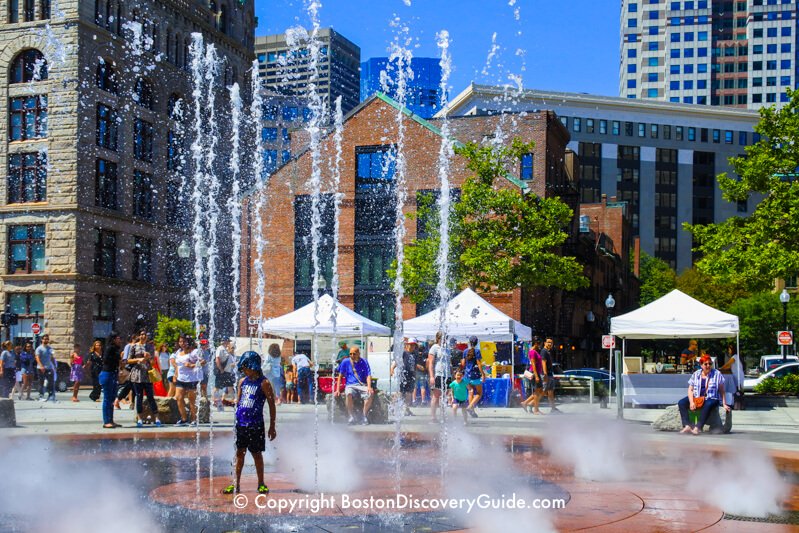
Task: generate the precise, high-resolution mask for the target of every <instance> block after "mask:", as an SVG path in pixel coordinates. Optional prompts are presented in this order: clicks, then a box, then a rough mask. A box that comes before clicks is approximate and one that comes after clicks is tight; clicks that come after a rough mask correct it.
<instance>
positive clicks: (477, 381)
mask: <svg viewBox="0 0 799 533" xmlns="http://www.w3.org/2000/svg"><path fill="white" fill-rule="evenodd" d="M482 384H483V380H482V379H470V380H469V381H468V383H467V385H470V386H472V387H479V386H482Z"/></svg>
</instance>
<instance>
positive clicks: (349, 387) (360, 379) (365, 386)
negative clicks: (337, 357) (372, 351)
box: [333, 346, 376, 426]
mask: <svg viewBox="0 0 799 533" xmlns="http://www.w3.org/2000/svg"><path fill="white" fill-rule="evenodd" d="M342 377H343V378H344V395H345V398H346V401H345V405H346V406H347V415H349V419H348V420H347V423H348V424H349V425H353V424H355V417H354V416H353V409H354V407H355V402H354V400H353V398H352V397H353V396H355V395H357V396H358V397H359V398H360V399H361V400H363V420H362V421H361V424H363V425H364V426H368V425H369V417H368V415H369V408H370V407H372V402H373V401H374V397H375V392H376V391H375V389H374V388H373V387H372V369H371V368H370V367H369V362H368V361H367V360H366V359H361V349H360V348H358V347H357V346H353V347H352V348H350V356H349V357H348V358H346V359H344V360H343V361H341V364H340V365H339V366H338V376H337V377H336V388H335V390H334V391H333V396H334V397H336V398H338V397H339V396H341V379H342Z"/></svg>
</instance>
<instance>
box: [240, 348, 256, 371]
mask: <svg viewBox="0 0 799 533" xmlns="http://www.w3.org/2000/svg"><path fill="white" fill-rule="evenodd" d="M245 368H249V369H250V370H261V356H260V355H258V353H257V352H244V353H243V354H241V358H239V371H242V370H244V369H245Z"/></svg>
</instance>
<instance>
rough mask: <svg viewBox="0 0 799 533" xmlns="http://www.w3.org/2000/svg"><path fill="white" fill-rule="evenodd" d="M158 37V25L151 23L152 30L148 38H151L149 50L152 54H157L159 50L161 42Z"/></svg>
mask: <svg viewBox="0 0 799 533" xmlns="http://www.w3.org/2000/svg"><path fill="white" fill-rule="evenodd" d="M160 38H161V36H160V35H159V34H158V25H156V24H153V30H152V33H151V34H150V39H151V40H152V43H151V50H152V51H153V53H154V54H157V53H159V52H160V51H161V43H160V42H159V39H160Z"/></svg>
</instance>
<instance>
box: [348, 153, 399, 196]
mask: <svg viewBox="0 0 799 533" xmlns="http://www.w3.org/2000/svg"><path fill="white" fill-rule="evenodd" d="M355 153H356V156H357V161H356V167H357V168H356V174H355V177H356V188H359V189H361V188H370V187H373V186H376V185H385V184H390V183H392V182H393V181H394V165H395V157H394V153H393V151H392V150H391V149H390V147H387V146H379V147H357V148H356V150H355Z"/></svg>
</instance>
